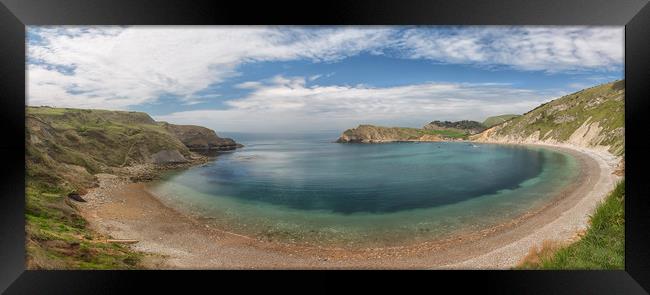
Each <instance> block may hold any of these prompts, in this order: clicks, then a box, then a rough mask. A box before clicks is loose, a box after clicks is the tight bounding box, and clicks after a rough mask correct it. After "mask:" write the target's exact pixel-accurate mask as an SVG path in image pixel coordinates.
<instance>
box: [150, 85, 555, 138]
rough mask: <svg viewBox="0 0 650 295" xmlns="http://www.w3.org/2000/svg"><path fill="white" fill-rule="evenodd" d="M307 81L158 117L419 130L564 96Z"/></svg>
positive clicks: (233, 127)
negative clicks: (216, 105)
mask: <svg viewBox="0 0 650 295" xmlns="http://www.w3.org/2000/svg"><path fill="white" fill-rule="evenodd" d="M306 79H307V78H302V77H293V78H286V77H275V78H274V79H272V82H269V83H264V84H262V83H255V84H249V86H250V88H251V89H252V90H253V91H252V93H251V94H250V95H248V96H246V97H244V98H241V99H237V100H231V101H228V102H227V104H228V108H227V109H222V110H198V111H186V112H177V113H172V114H169V115H165V116H157V117H156V119H157V120H163V121H169V122H176V123H179V124H198V125H204V126H208V127H211V128H213V129H215V130H218V131H259V132H273V131H276V132H277V131H287V130H292V131H308V130H312V131H313V130H331V129H339V130H344V129H346V128H349V127H351V126H356V125H357V124H362V123H368V124H378V125H391V126H412V127H420V126H422V125H424V124H425V123H427V122H429V121H432V120H460V119H473V120H479V121H481V120H483V119H484V118H485V117H487V116H490V115H495V114H504V113H522V112H525V111H528V110H530V109H531V108H533V107H535V106H537V105H539V104H540V103H542V102H543V101H547V100H548V99H549V98H552V97H555V96H556V95H559V94H561V93H539V92H535V91H531V90H527V89H518V88H514V87H512V86H509V85H504V84H490V83H483V84H469V83H424V84H417V85H408V86H398V87H386V88H378V87H367V86H319V85H313V86H306V83H305V81H306Z"/></svg>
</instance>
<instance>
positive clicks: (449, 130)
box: [336, 121, 485, 143]
mask: <svg viewBox="0 0 650 295" xmlns="http://www.w3.org/2000/svg"><path fill="white" fill-rule="evenodd" d="M484 129H485V128H484V127H483V126H482V125H481V123H479V122H475V121H457V122H449V121H444V122H442V121H433V122H431V123H429V124H427V125H425V126H424V127H422V129H419V128H408V127H382V126H374V125H359V126H358V127H357V128H352V129H348V130H345V131H344V132H343V134H341V136H340V137H339V138H338V140H337V141H336V142H339V143H382V142H397V141H451V140H461V139H466V138H467V137H468V136H469V135H470V134H476V133H478V132H480V131H482V130H484Z"/></svg>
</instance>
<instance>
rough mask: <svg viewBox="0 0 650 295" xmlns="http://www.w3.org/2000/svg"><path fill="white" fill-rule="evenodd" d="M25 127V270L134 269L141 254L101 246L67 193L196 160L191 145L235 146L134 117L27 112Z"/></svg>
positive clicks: (208, 133) (194, 129) (192, 129)
mask: <svg viewBox="0 0 650 295" xmlns="http://www.w3.org/2000/svg"><path fill="white" fill-rule="evenodd" d="M25 124H26V128H25V133H26V134H25V139H26V150H25V164H26V210H25V216H26V221H27V222H26V223H27V224H26V231H27V265H28V267H29V268H31V269H34V268H36V269H38V268H47V269H51V268H57V269H61V268H64V269H66V268H81V269H103V268H110V269H122V268H139V263H140V261H141V258H142V257H143V255H142V254H141V253H137V252H134V251H132V250H130V248H128V247H125V246H121V245H118V244H112V243H106V242H105V240H106V238H107V237H104V236H102V235H100V234H98V233H96V232H94V231H93V230H91V229H89V228H88V227H87V224H86V221H85V220H84V219H83V218H82V217H81V216H80V215H79V213H78V210H77V209H76V205H75V201H73V200H72V199H71V198H69V195H71V194H73V193H74V194H78V195H83V194H84V192H85V191H86V190H87V189H88V188H91V187H93V186H95V185H96V179H95V176H94V175H95V174H97V173H110V174H115V175H121V176H124V177H140V176H139V175H137V174H138V173H135V172H134V171H135V170H134V169H132V168H134V167H135V166H143V167H147V168H146V169H141V170H142V171H144V172H142V171H141V172H140V173H145V174H146V173H154V172H151V171H155V170H156V169H159V168H161V167H165V166H169V165H176V166H177V165H188V164H191V163H193V162H197V161H202V160H204V159H205V158H204V157H203V156H200V155H198V154H195V153H193V152H192V151H191V150H190V147H192V146H191V145H192V144H194V143H196V142H205V143H206V145H207V146H206V148H217V149H232V148H234V147H237V146H238V145H237V144H236V143H235V142H234V141H232V140H231V139H222V138H219V137H218V136H216V134H215V133H214V131H212V130H209V129H207V128H204V127H200V126H181V127H180V128H176V129H178V130H175V131H176V132H170V131H169V129H172V128H175V126H176V125H172V124H167V123H164V124H162V123H159V122H156V121H154V120H153V119H152V118H151V117H150V116H149V115H147V114H145V113H141V112H125V111H106V110H82V109H67V108H66V109H64V108H50V107H27V110H26V122H25ZM187 134H192V136H189V135H187ZM197 134H198V135H197ZM201 135H204V136H205V138H201ZM188 138H189V139H191V140H187V139H188ZM220 143H223V145H222V144H220ZM136 170H137V169H136ZM138 171H140V170H138Z"/></svg>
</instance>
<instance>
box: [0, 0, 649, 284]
mask: <svg viewBox="0 0 650 295" xmlns="http://www.w3.org/2000/svg"><path fill="white" fill-rule="evenodd" d="M0 2H1V3H2V5H0V40H2V41H1V42H0V111H1V112H2V115H1V116H0V126H1V127H2V134H3V136H2V139H3V140H2V141H1V142H0V155H2V157H3V160H2V162H3V164H4V165H3V166H4V167H2V169H0V171H2V175H1V177H0V179H1V181H0V182H1V184H0V192H1V194H0V291H3V290H4V291H5V292H7V293H8V294H23V293H30V294H31V293H47V294H56V293H65V294H70V293H115V292H122V291H134V290H135V289H133V287H131V286H130V284H143V285H150V286H153V285H157V286H158V287H163V288H168V287H170V284H171V283H170V282H172V281H176V280H178V278H179V277H181V278H182V279H183V280H184V282H183V283H182V284H183V285H181V286H179V285H176V287H182V288H187V287H188V286H201V285H212V284H214V283H215V282H216V281H218V282H219V283H220V284H226V285H228V284H235V283H234V281H233V280H231V279H232V278H233V277H234V276H238V277H240V278H241V277H246V278H247V280H252V279H251V278H252V277H255V279H256V280H257V279H263V278H264V279H266V280H267V281H268V280H269V278H272V279H274V280H277V281H275V282H276V283H277V282H280V283H282V284H287V285H283V286H284V287H288V286H289V285H288V284H292V283H291V282H293V281H295V280H297V279H296V275H298V273H296V272H291V273H287V272H280V273H279V275H278V273H274V275H273V276H270V275H269V274H270V273H268V272H243V274H244V275H243V276H242V272H234V273H233V272H223V271H220V272H219V273H218V274H217V273H216V272H215V271H181V272H177V271H35V270H25V231H24V228H25V220H24V202H25V187H24V181H25V177H24V175H25V167H24V159H25V154H24V152H25V138H24V136H25V131H24V130H25V129H24V128H25V126H24V120H25V90H26V89H25V66H26V63H25V26H26V25H159V24H166V25H188V24H200V25H204V24H215V25H257V24H287V25H335V24H338V25H406V24H409V25H616V26H623V25H624V26H625V88H626V97H625V125H626V129H625V130H626V133H625V137H626V153H625V162H626V179H625V181H626V203H625V212H626V230H625V234H626V243H625V251H626V254H625V255H626V259H625V270H624V271H425V272H406V275H404V273H403V272H402V273H400V277H401V278H405V279H410V280H411V283H410V284H409V285H410V286H411V287H417V286H420V287H425V288H429V290H434V288H435V290H444V289H443V287H441V285H449V286H452V287H453V288H454V289H452V290H455V291H462V290H464V289H467V288H474V287H478V288H479V289H480V290H482V291H483V292H484V291H493V292H498V293H517V294H522V293H523V294H647V293H646V291H645V290H650V213H649V212H650V198H648V192H649V191H650V182H649V181H646V180H645V179H644V170H645V168H646V167H649V166H648V165H649V164H650V161H649V156H648V154H647V153H646V151H647V150H648V148H650V145H648V144H647V143H646V141H645V140H644V139H643V138H644V136H647V135H646V132H644V131H646V130H648V121H649V118H650V116H649V115H648V114H647V113H646V112H648V111H649V110H650V108H649V105H650V92H649V91H648V88H650V87H648V84H649V83H648V79H649V78H650V62H649V60H650V58H648V57H649V56H650V5H648V0H624V1H607V0H588V1H587V0H546V1H529V0H491V1H486V0H474V1H472V0H454V1H445V2H442V1H414V0H400V1H386V0H381V1H380V0H374V1H372V0H363V1H361V0H349V1H345V2H344V1H319V2H312V1H303V2H293V1H285V2H276V1H266V2H260V3H254V2H250V1H232V2H227V3H221V2H214V1H205V0H200V1H173V0H158V1H147V0H131V1H127V0H119V1H118V0H99V1H84V0H59V1H47V2H46V1H39V0H0ZM260 273H261V275H260ZM355 274H356V273H355ZM365 274H369V275H370V277H366V279H365V280H361V281H357V282H359V283H363V284H364V285H365V286H364V289H365V288H366V287H369V285H374V286H375V287H380V288H382V289H383V288H384V286H385V285H388V283H389V282H390V281H391V280H393V278H394V277H395V273H394V272H390V274H387V272H370V273H368V272H365ZM414 274H417V276H413V275H414ZM217 278H218V279H217ZM352 278H354V279H356V276H352V275H350V274H349V273H348V272H337V273H332V272H327V274H324V273H323V272H322V271H312V272H301V273H300V280H301V281H303V279H304V281H303V282H310V281H311V282H319V283H318V287H319V288H318V289H319V290H320V291H324V290H326V289H331V290H337V288H338V287H340V285H338V282H339V281H337V280H339V279H341V280H343V279H347V280H350V279H352ZM413 278H418V279H417V280H415V279H413ZM256 286H257V287H260V288H264V287H268V286H275V287H283V286H278V285H277V284H274V285H269V284H268V283H260V284H257V283H252V284H251V283H249V284H246V285H244V286H241V285H240V288H246V290H248V289H249V288H251V287H256ZM312 288H313V287H312ZM644 289H645V290H644ZM169 290H170V289H167V291H169ZM185 290H186V291H187V290H189V289H185ZM346 290H347V287H346ZM367 290H369V289H367ZM404 290H406V289H402V291H404Z"/></svg>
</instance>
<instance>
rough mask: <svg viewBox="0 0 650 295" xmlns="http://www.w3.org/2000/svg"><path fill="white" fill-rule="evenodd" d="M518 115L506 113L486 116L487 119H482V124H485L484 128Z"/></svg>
mask: <svg viewBox="0 0 650 295" xmlns="http://www.w3.org/2000/svg"><path fill="white" fill-rule="evenodd" d="M519 116H520V115H513V114H507V115H500V116H492V117H488V118H487V119H485V121H483V126H485V127H486V128H490V127H492V126H495V125H499V124H501V123H503V122H506V121H508V120H510V119H513V118H516V117H519Z"/></svg>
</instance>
